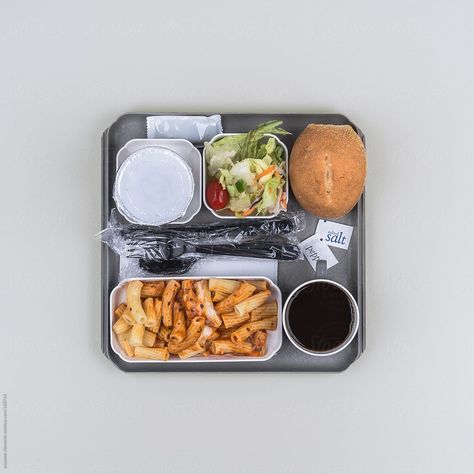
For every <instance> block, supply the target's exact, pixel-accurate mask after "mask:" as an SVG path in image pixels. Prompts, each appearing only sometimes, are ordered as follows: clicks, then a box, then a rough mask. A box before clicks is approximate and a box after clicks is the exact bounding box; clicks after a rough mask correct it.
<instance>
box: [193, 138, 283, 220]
mask: <svg viewBox="0 0 474 474" xmlns="http://www.w3.org/2000/svg"><path fill="white" fill-rule="evenodd" d="M231 135H243V134H242V133H220V134H219V135H216V136H215V137H214V138H213V139H212V140H211V141H210V142H209V143H210V144H212V143H214V142H215V141H216V140H219V139H220V138H222V137H226V136H231ZM265 136H266V137H272V138H274V139H275V140H276V142H277V143H278V144H279V145H280V146H281V147H282V148H283V151H284V154H285V172H286V173H287V176H286V180H285V187H284V192H285V193H286V199H287V202H288V199H289V192H288V148H287V147H286V145H285V144H284V143H283V142H282V141H281V140H280V139H279V138H278V137H277V136H276V135H273V134H271V133H266V134H265ZM202 159H203V170H204V172H203V186H202V200H203V202H204V205H205V206H206V207H207V208H208V209H209V211H210V212H212V214H213V215H214V216H216V217H217V218H218V219H247V218H248V219H271V218H272V217H275V216H276V215H277V214H268V215H265V216H255V215H250V216H248V217H236V216H235V215H234V213H233V212H232V211H229V210H228V209H226V210H223V211H216V210H214V209H212V207H211V206H210V205H209V204H208V202H207V199H206V188H207V181H208V179H209V175H208V173H207V163H206V156H205V152H203V154H202Z"/></svg>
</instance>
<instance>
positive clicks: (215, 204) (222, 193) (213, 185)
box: [206, 179, 230, 211]
mask: <svg viewBox="0 0 474 474" xmlns="http://www.w3.org/2000/svg"><path fill="white" fill-rule="evenodd" d="M229 199H230V196H229V193H228V192H227V189H224V188H223V187H222V186H221V183H219V181H218V180H217V179H215V180H213V181H211V182H210V183H209V184H208V185H207V189H206V200H207V203H208V204H209V205H210V206H211V207H212V209H214V210H216V211H217V210H219V209H224V207H226V206H227V203H228V202H229Z"/></svg>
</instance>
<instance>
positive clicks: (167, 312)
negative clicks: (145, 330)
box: [161, 280, 181, 328]
mask: <svg viewBox="0 0 474 474" xmlns="http://www.w3.org/2000/svg"><path fill="white" fill-rule="evenodd" d="M180 288H181V285H180V284H179V283H178V282H177V281H176V280H170V281H169V282H168V284H167V285H166V287H165V291H164V292H163V306H162V316H161V323H162V324H164V325H165V326H166V327H167V328H170V327H171V326H173V300H174V297H175V296H176V293H178V291H179V290H180Z"/></svg>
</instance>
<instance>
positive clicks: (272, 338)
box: [109, 275, 283, 364]
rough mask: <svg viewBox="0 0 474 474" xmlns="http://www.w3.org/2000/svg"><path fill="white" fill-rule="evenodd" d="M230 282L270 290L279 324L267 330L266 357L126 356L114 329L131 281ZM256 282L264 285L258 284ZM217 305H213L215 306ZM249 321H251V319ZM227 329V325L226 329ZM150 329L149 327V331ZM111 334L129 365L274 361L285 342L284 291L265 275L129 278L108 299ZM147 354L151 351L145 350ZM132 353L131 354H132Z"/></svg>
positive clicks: (114, 346) (116, 347)
mask: <svg viewBox="0 0 474 474" xmlns="http://www.w3.org/2000/svg"><path fill="white" fill-rule="evenodd" d="M212 279H217V280H230V281H235V280H238V281H239V282H240V281H244V280H245V281H246V282H249V283H250V284H253V285H255V286H260V288H262V287H263V283H264V282H265V284H266V288H267V289H268V290H269V291H270V293H271V294H270V296H269V297H268V300H267V303H270V302H271V303H272V304H275V303H276V306H277V324H276V329H275V330H274V331H267V352H266V354H265V355H263V356H260V357H255V356H246V355H235V354H224V355H213V354H210V355H207V356H203V355H199V354H198V355H195V356H193V357H189V358H180V357H178V356H175V355H171V357H170V358H169V359H168V360H152V359H141V358H140V359H139V358H134V357H130V356H129V355H127V345H126V344H124V342H123V337H122V336H121V335H117V334H116V333H115V332H114V331H113V330H112V327H113V325H114V323H115V322H116V320H117V319H116V317H115V316H114V310H115V308H117V307H118V306H119V305H121V304H122V303H125V301H126V288H127V285H128V283H129V282H133V281H136V280H138V281H141V282H143V283H144V284H145V285H146V284H147V283H157V282H164V284H165V285H166V283H167V282H169V281H171V280H175V281H177V282H180V283H181V282H182V281H183V280H193V281H199V280H207V281H208V282H209V280H212ZM255 282H261V284H260V285H259V284H258V283H255ZM229 288H232V284H230V285H229ZM216 304H217V303H216V302H214V305H216ZM248 322H250V319H249V320H248ZM223 328H224V326H223ZM147 329H148V328H147ZM109 332H110V345H111V347H112V350H113V351H114V352H115V353H116V354H117V355H118V356H119V357H120V358H121V359H122V360H123V361H124V362H126V363H130V364H193V363H219V362H264V361H266V360H269V359H271V358H272V357H273V356H274V355H275V354H276V353H277V352H278V350H279V349H280V348H281V345H282V340H283V324H282V296H281V291H280V289H279V288H278V286H277V285H275V283H273V282H272V281H271V280H270V279H269V278H267V277H263V276H255V275H253V276H232V277H230V276H198V277H194V276H193V277H186V276H184V277H174V278H171V277H149V278H128V279H126V280H122V281H121V282H120V283H119V284H118V285H117V286H116V287H115V288H114V289H113V290H112V292H111V293H110V300H109ZM144 352H148V351H144ZM129 353H130V352H129Z"/></svg>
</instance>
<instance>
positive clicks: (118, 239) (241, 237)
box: [100, 212, 305, 275]
mask: <svg viewBox="0 0 474 474" xmlns="http://www.w3.org/2000/svg"><path fill="white" fill-rule="evenodd" d="M304 225H305V221H304V213H303V212H297V213H292V214H280V215H279V216H278V217H276V218H274V219H273V220H260V221H255V220H251V219H248V220H243V221H241V222H239V223H237V222H236V223H233V224H232V225H228V226H226V225H224V224H221V223H214V224H196V225H193V226H183V227H180V228H179V229H176V228H175V227H171V226H163V227H160V228H158V229H157V228H150V227H148V228H147V227H139V226H134V225H129V224H122V223H120V222H119V221H118V220H117V217H116V213H115V212H112V214H111V217H110V220H109V225H108V227H107V229H104V230H103V231H102V232H101V233H100V237H101V240H102V242H104V243H105V244H107V245H108V246H109V247H110V248H111V249H112V250H114V252H116V253H117V254H119V255H121V256H122V257H128V258H132V259H139V267H140V268H141V269H142V270H143V271H145V272H149V273H154V274H161V275H171V274H183V273H186V272H187V271H189V269H190V268H191V266H193V265H194V264H195V263H196V262H197V261H198V260H199V259H201V258H203V257H205V256H211V255H212V256H217V255H226V256H229V257H230V258H232V257H238V258H249V257H250V258H265V259H273V260H297V259H301V258H302V256H301V251H300V249H299V246H298V243H299V242H298V240H297V239H296V237H295V234H296V233H297V232H299V231H300V230H302V229H303V228H304ZM128 258H127V260H128Z"/></svg>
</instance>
